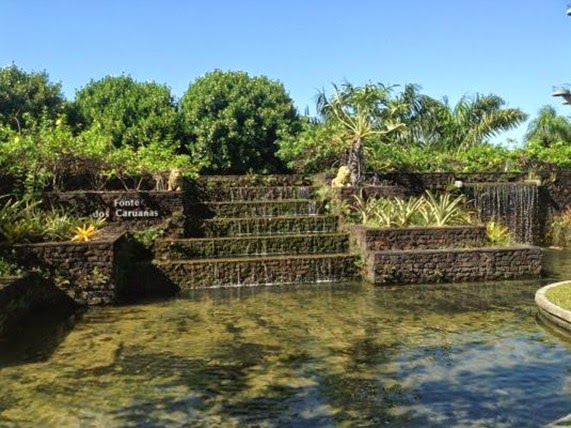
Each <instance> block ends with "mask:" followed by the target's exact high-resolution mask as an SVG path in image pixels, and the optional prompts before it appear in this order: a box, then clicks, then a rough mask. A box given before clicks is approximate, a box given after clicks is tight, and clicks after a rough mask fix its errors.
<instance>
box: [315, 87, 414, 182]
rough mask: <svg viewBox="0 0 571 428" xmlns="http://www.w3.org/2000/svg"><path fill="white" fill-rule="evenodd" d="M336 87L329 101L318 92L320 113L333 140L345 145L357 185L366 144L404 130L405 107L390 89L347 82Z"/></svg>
mask: <svg viewBox="0 0 571 428" xmlns="http://www.w3.org/2000/svg"><path fill="white" fill-rule="evenodd" d="M333 87H334V94H333V96H332V97H330V98H328V97H327V95H326V94H325V93H324V92H323V91H322V92H320V93H319V95H318V98H317V111H318V113H319V114H320V116H321V118H322V120H323V122H324V123H329V124H331V125H332V126H331V128H330V129H332V130H334V131H333V133H332V135H331V139H332V140H335V141H337V143H340V144H342V145H343V147H344V149H345V153H346V158H347V159H346V164H347V167H348V168H349V171H350V174H351V177H350V178H351V184H352V185H358V184H359V183H360V182H361V180H362V174H363V170H364V162H365V150H364V145H365V143H366V141H367V140H368V139H369V138H370V137H373V136H377V137H379V136H381V137H382V136H385V135H387V134H390V133H392V132H394V131H396V130H398V129H401V128H402V127H403V126H404V125H403V124H402V123H401V122H400V120H399V117H398V113H399V112H400V111H401V110H403V108H404V105H403V104H401V103H399V102H398V101H397V100H395V99H392V98H391V92H392V87H391V86H385V85H382V84H372V83H369V84H366V85H364V86H360V87H358V86H353V85H352V84H350V83H344V84H343V85H341V87H340V88H339V87H338V86H336V85H333Z"/></svg>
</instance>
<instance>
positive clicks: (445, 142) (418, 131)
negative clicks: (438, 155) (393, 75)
mask: <svg viewBox="0 0 571 428" xmlns="http://www.w3.org/2000/svg"><path fill="white" fill-rule="evenodd" d="M418 90H419V87H418V86H416V85H406V86H405V88H404V90H403V92H402V93H401V95H400V96H399V99H400V101H401V102H403V103H405V104H406V105H408V110H407V114H406V115H405V117H403V118H402V121H403V122H404V123H405V124H406V129H405V131H404V132H402V133H400V134H399V135H398V137H397V141H398V142H401V143H404V144H408V145H421V146H424V147H429V148H433V149H437V150H463V149H466V148H468V147H472V146H474V145H477V144H480V143H483V142H485V141H486V140H488V139H489V138H491V137H493V136H494V135H497V134H499V133H500V132H502V131H506V130H509V129H512V128H514V127H515V126H517V125H519V124H520V123H522V122H523V121H524V120H526V119H527V115H526V114H525V113H524V112H522V111H521V110H520V109H517V108H505V107H503V106H504V104H505V102H504V100H503V99H502V98H500V97H499V96H497V95H494V94H489V95H479V94H478V95H475V96H474V97H468V96H463V97H462V98H461V99H460V101H458V103H457V104H456V105H455V106H451V105H450V103H449V102H448V99H447V98H444V99H443V100H442V101H439V100H436V99H434V98H431V97H429V96H427V95H423V94H420V93H419V91H418Z"/></svg>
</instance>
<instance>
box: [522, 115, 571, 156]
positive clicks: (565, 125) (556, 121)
mask: <svg viewBox="0 0 571 428" xmlns="http://www.w3.org/2000/svg"><path fill="white" fill-rule="evenodd" d="M524 141H525V142H526V143H529V142H530V141H536V142H539V143H540V144H541V146H543V147H550V146H552V145H553V144H555V143H557V142H565V143H571V121H570V120H569V119H568V118H566V117H564V116H559V115H558V114H557V112H556V111H555V109H554V108H553V107H552V106H543V107H542V108H541V109H540V110H539V113H538V115H537V117H536V118H535V119H533V120H532V121H531V123H530V124H529V126H528V128H527V133H526V134H525V136H524Z"/></svg>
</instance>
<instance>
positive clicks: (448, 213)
mask: <svg viewBox="0 0 571 428" xmlns="http://www.w3.org/2000/svg"><path fill="white" fill-rule="evenodd" d="M425 201H426V202H425V203H424V206H422V208H421V213H422V216H423V217H424V222H425V224H430V225H434V226H448V225H456V224H470V223H471V222H472V213H471V212H470V211H467V210H466V208H465V207H464V206H465V202H466V199H465V197H464V195H460V196H457V197H455V198H454V199H452V196H451V195H450V194H449V193H444V194H440V195H438V196H435V195H434V194H432V192H430V191H428V190H427V191H426V197H425Z"/></svg>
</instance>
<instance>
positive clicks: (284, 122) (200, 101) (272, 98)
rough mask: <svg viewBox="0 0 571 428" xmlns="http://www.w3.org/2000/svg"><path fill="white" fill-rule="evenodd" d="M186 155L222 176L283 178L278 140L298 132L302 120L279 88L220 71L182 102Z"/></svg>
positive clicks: (197, 84)
mask: <svg viewBox="0 0 571 428" xmlns="http://www.w3.org/2000/svg"><path fill="white" fill-rule="evenodd" d="M180 110H181V116H182V123H183V127H184V133H185V134H186V145H185V146H186V150H187V153H189V154H190V155H191V156H192V159H193V160H195V161H196V160H203V161H204V162H205V165H206V167H205V169H204V171H206V172H208V173H221V174H244V173H279V172H285V170H286V167H285V165H284V163H283V162H282V161H281V160H280V159H278V158H277V157H276V151H277V148H278V146H277V143H278V140H281V139H284V138H290V137H292V136H295V135H296V134H297V133H298V132H299V127H300V123H299V117H298V115H297V112H296V110H295V107H294V105H293V102H292V100H291V98H290V97H289V95H288V94H287V93H286V91H285V89H284V87H283V85H282V84H281V83H278V82H275V81H272V80H270V79H268V78H266V77H264V76H256V77H250V76H249V75H248V74H247V73H244V72H241V71H237V72H232V71H228V72H224V71H220V70H216V71H214V72H212V73H207V74H205V75H204V76H202V77H200V78H199V79H197V80H196V81H195V82H194V83H192V84H191V85H190V86H189V88H188V90H187V91H186V93H185V94H184V95H183V97H182V99H181V102H180Z"/></svg>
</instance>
